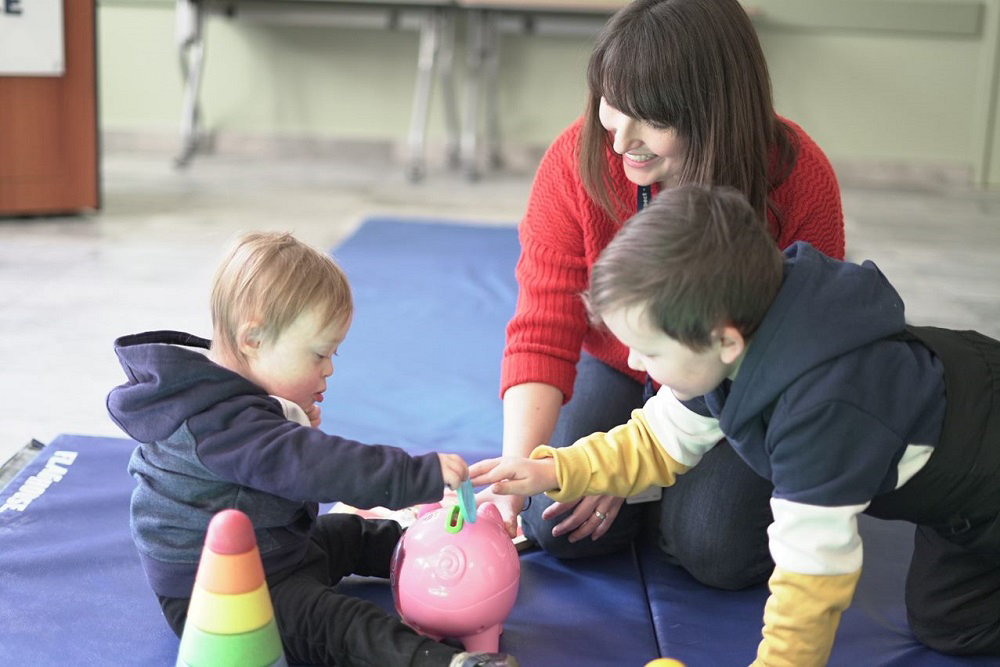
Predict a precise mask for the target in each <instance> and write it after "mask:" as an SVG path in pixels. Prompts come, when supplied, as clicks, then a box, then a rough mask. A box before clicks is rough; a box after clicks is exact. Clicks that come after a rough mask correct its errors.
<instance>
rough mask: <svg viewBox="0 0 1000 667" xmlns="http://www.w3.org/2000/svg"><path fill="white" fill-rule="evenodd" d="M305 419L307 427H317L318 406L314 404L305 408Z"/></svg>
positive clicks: (318, 418) (318, 417) (318, 419)
mask: <svg viewBox="0 0 1000 667" xmlns="http://www.w3.org/2000/svg"><path fill="white" fill-rule="evenodd" d="M306 417H309V425H310V426H312V427H313V428H318V427H319V422H320V415H319V406H318V405H317V404H315V403H313V404H312V405H310V406H309V407H308V408H306Z"/></svg>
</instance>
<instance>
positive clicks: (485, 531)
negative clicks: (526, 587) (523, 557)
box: [389, 502, 521, 652]
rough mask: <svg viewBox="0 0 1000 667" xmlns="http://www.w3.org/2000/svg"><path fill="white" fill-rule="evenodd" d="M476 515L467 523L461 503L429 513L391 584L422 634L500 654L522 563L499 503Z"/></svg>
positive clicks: (406, 541)
mask: <svg viewBox="0 0 1000 667" xmlns="http://www.w3.org/2000/svg"><path fill="white" fill-rule="evenodd" d="M476 516H477V519H478V520H477V521H475V522H474V523H470V522H468V521H464V520H463V518H462V514H461V512H460V510H459V507H458V505H455V506H454V507H449V508H447V509H440V508H439V509H435V510H433V511H428V512H426V513H424V514H423V515H422V516H421V517H420V518H418V519H417V520H416V521H415V522H414V523H413V525H411V526H410V527H409V528H408V529H407V530H406V532H405V533H403V537H402V538H401V539H400V540H399V544H397V545H396V551H395V552H394V553H393V555H392V565H391V569H390V574H389V580H390V584H391V586H392V596H393V599H394V601H395V603H396V611H397V612H398V613H399V615H400V617H401V618H402V619H403V620H404V621H405V622H406V623H407V624H408V625H410V626H411V627H412V628H413V629H415V630H416V631H417V632H420V633H422V634H424V635H427V636H428V637H432V638H434V639H437V640H440V639H442V638H444V637H448V638H454V639H458V640H459V641H461V642H462V644H463V645H464V646H465V650H467V651H489V652H496V651H498V650H499V644H500V632H501V630H502V626H503V622H504V620H505V619H506V618H507V615H508V614H510V610H511V609H513V608H514V601H515V600H516V599H517V589H518V585H519V584H520V581H521V562H520V561H519V560H518V556H517V549H515V548H514V544H513V542H511V539H510V536H509V535H508V534H507V531H506V530H505V529H504V527H503V521H502V520H501V518H500V511H499V510H498V509H497V508H496V506H495V505H494V504H493V503H490V502H485V503H483V504H482V506H480V507H479V509H478V510H477V512H476Z"/></svg>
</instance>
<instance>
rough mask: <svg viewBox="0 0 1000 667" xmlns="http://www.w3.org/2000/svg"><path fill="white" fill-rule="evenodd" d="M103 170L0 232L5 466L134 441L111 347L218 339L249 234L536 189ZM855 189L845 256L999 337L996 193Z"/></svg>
mask: <svg viewBox="0 0 1000 667" xmlns="http://www.w3.org/2000/svg"><path fill="white" fill-rule="evenodd" d="M102 168H103V183H104V208H103V210H102V211H101V212H100V213H97V214H92V215H85V216H80V217H65V218H35V219H0V286H2V289H0V312H2V313H3V315H2V318H0V397H2V400H0V463H2V462H4V461H7V460H8V458H9V457H11V456H12V455H13V454H15V453H16V452H18V451H19V450H20V449H21V448H22V447H24V446H25V445H26V444H27V443H28V442H30V441H31V440H32V439H35V440H38V441H41V442H42V443H47V442H49V441H50V440H51V439H52V438H53V437H55V436H56V435H57V434H59V433H77V434H88V435H112V436H121V435H122V434H121V432H120V431H119V430H118V428H117V427H116V426H115V425H114V424H113V423H112V422H111V421H110V420H109V419H108V417H107V413H106V411H105V408H104V398H105V395H106V394H107V392H108V390H109V389H111V388H112V387H113V386H115V385H116V384H119V383H120V382H122V381H123V379H124V376H123V374H122V371H121V369H120V367H119V365H118V363H117V360H116V358H115V356H114V353H113V351H112V341H113V340H114V339H115V338H116V337H117V336H120V335H123V334H126V333H133V332H138V331H142V330H149V329H157V328H171V329H180V330H185V331H190V332H192V333H198V334H203V335H206V336H208V335H209V333H210V326H209V315H208V290H209V281H210V279H211V275H212V272H213V271H214V268H215V264H216V261H217V259H218V257H219V255H220V253H221V251H222V248H223V246H224V245H225V244H226V242H227V240H228V239H229V238H230V237H231V235H232V234H234V233H235V232H238V231H241V230H246V229H251V228H254V229H258V228H263V229H283V230H291V231H293V232H295V233H296V234H297V235H298V236H299V237H300V238H302V239H303V240H306V241H307V242H309V243H312V244H314V245H316V246H317V247H320V248H324V249H326V248H331V247H332V246H334V245H335V244H336V243H337V242H338V241H340V240H341V239H342V238H344V237H345V236H346V235H348V234H349V233H350V232H351V231H353V230H354V229H355V228H356V226H357V225H358V224H359V223H360V221H361V220H362V219H363V218H365V217H366V216H368V215H373V214H401V215H410V216H418V217H424V218H427V217H433V218H443V219H447V220H455V221H463V222H476V223H481V224H491V225H515V224H516V223H517V220H518V219H519V217H520V215H521V213H522V212H523V210H524V207H525V202H526V199H527V195H528V190H529V187H530V183H531V177H532V174H531V173H530V171H525V172H524V173H498V174H490V175H488V176H487V177H486V178H485V179H483V180H482V181H480V182H478V183H472V184H470V183H468V182H466V181H465V180H464V179H463V177H462V175H461V173H459V172H455V173H450V172H445V171H440V172H434V171H432V172H431V173H430V174H428V176H427V178H426V179H425V181H424V182H423V183H421V184H418V185H413V184H409V183H407V182H406V181H405V179H404V177H403V173H402V169H401V168H400V167H399V166H398V165H396V164H389V163H387V162H386V160H384V159H381V158H379V157H377V156H374V157H359V158H356V159H355V158H352V159H341V160H331V159H326V158H324V159H318V158H310V159H301V158H300V159H290V158H285V159H276V158H268V159H254V158H247V157H234V156H229V157H226V156H220V155H213V156H202V157H199V158H198V159H197V161H196V162H195V164H194V165H193V166H192V167H191V168H189V169H188V170H187V171H183V172H178V171H175V170H174V169H173V168H172V167H171V164H170V156H168V155H164V154H161V153H137V152H109V153H107V154H106V155H105V156H104V160H103V165H102ZM838 171H839V169H838ZM841 180H842V186H843V196H844V207H845V212H846V217H847V246H848V255H849V257H850V258H851V259H855V260H860V259H873V260H875V261H876V263H878V264H879V266H880V267H881V268H882V270H883V272H884V273H886V275H887V276H888V277H889V279H890V280H892V281H893V282H894V284H895V285H896V286H897V288H898V289H899V291H900V292H901V293H902V295H903V297H904V299H905V300H906V302H907V306H908V310H909V313H910V319H911V321H913V322H915V323H921V324H936V325H944V326H952V327H956V328H974V329H978V330H980V331H982V332H983V333H986V334H988V335H991V336H994V337H1000V192H981V191H975V190H972V189H969V188H963V187H961V186H956V185H954V184H953V183H952V184H941V183H940V182H926V183H925V184H923V185H914V184H913V183H912V182H910V183H907V185H905V186H900V185H898V184H897V185H892V184H887V183H886V182H884V181H883V182H880V183H876V182H875V181H872V180H871V179H866V178H844V177H843V176H842V178H841ZM498 435H499V434H498ZM0 485H2V483H0Z"/></svg>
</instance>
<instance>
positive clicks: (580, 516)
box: [542, 496, 625, 542]
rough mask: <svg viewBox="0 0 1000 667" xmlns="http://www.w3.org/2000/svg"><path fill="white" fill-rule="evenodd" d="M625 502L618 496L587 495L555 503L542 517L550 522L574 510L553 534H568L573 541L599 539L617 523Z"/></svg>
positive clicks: (546, 509)
mask: <svg viewBox="0 0 1000 667" xmlns="http://www.w3.org/2000/svg"><path fill="white" fill-rule="evenodd" d="M623 502H625V499H624V498H619V497H617V496H584V497H583V498H580V499H579V500H573V501H570V502H565V503H553V504H552V505H550V506H548V507H546V508H545V511H544V512H542V518H543V519H545V520H546V521H548V520H549V519H554V518H555V517H557V516H559V515H561V514H565V513H566V512H568V511H570V510H573V511H572V513H570V515H569V516H568V517H566V519H564V520H563V521H560V522H559V523H558V524H556V526H555V527H554V528H553V529H552V535H553V536H555V537H559V536H560V535H566V536H567V537H566V539H567V540H569V541H570V542H579V541H580V540H582V539H584V538H585V537H588V536H589V537H590V539H592V540H599V539H601V538H602V537H604V534H605V533H607V532H608V530H609V529H610V528H611V524H613V523H614V522H615V518H616V517H617V516H618V512H619V511H621V507H622V503H623ZM602 517H603V518H602Z"/></svg>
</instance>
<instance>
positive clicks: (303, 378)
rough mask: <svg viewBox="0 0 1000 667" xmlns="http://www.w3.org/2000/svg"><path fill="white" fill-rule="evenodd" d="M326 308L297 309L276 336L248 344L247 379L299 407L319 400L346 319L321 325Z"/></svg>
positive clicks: (329, 373)
mask: <svg viewBox="0 0 1000 667" xmlns="http://www.w3.org/2000/svg"><path fill="white" fill-rule="evenodd" d="M326 315H327V312H326V311H325V310H323V309H321V308H318V307H314V308H312V309H310V310H307V311H304V312H303V313H301V314H300V315H299V316H298V317H297V318H296V319H295V320H294V321H293V322H292V323H291V324H290V325H289V326H288V327H287V328H286V329H285V330H284V331H282V332H281V333H280V334H279V335H278V337H277V338H275V339H274V340H271V341H264V342H259V343H256V344H255V345H254V344H250V347H249V349H246V350H245V351H244V353H245V354H246V357H247V368H248V376H249V379H250V380H252V381H253V382H255V383H257V384H258V385H260V386H261V387H263V388H264V389H265V390H266V391H267V393H269V394H271V395H274V396H280V397H281V398H285V399H288V400H290V401H292V402H293V403H296V404H297V405H298V406H299V407H301V408H302V409H303V410H307V409H309V408H310V407H311V406H312V405H313V404H314V403H319V402H321V401H322V400H323V392H324V391H326V379H327V378H328V377H330V376H331V375H333V359H332V358H331V357H332V356H334V355H336V353H337V348H338V347H340V344H341V343H342V342H343V341H344V337H345V336H346V335H347V330H348V328H349V327H350V324H351V323H350V321H349V320H348V321H347V322H341V321H337V320H335V321H334V322H333V323H332V324H327V325H324V324H323V322H324V321H325V320H326Z"/></svg>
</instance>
